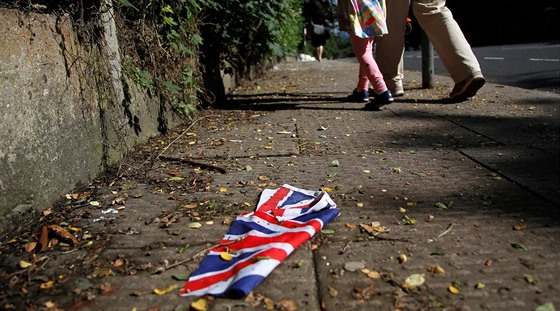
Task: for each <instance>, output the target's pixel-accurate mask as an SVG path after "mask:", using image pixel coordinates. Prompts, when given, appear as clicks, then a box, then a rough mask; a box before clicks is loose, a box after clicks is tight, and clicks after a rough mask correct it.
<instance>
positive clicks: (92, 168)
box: [0, 9, 179, 232]
mask: <svg viewBox="0 0 560 311" xmlns="http://www.w3.org/2000/svg"><path fill="white" fill-rule="evenodd" d="M0 32H1V35H0V232H4V231H5V230H7V229H13V228H14V226H15V225H17V222H18V220H19V219H20V218H21V217H25V216H26V215H27V216H28V217H34V215H36V214H37V212H38V211H41V210H43V209H46V208H48V207H49V205H50V204H52V202H54V201H55V200H57V199H59V198H60V197H61V196H63V195H64V194H65V193H67V192H69V191H71V190H72V189H74V188H75V187H77V186H80V185H84V184H87V183H89V182H90V181H91V180H92V179H93V178H94V177H95V176H97V175H98V174H99V173H100V172H102V171H103V170H104V169H106V168H107V165H110V164H112V163H115V162H117V161H118V160H120V159H121V156H122V154H124V152H126V150H128V149H130V148H132V147H133V146H135V145H136V144H138V143H142V142H145V141H146V140H147V139H148V138H149V137H151V136H153V135H155V134H158V127H161V126H163V127H165V126H167V127H173V126H175V125H177V124H178V123H179V120H178V119H177V118H176V117H175V116H174V114H173V113H172V112H171V111H170V109H165V106H164V105H163V104H162V103H160V102H159V100H157V99H156V98H150V97H148V96H147V95H146V94H145V93H143V92H142V90H140V89H139V88H137V87H136V86H135V84H134V83H133V82H131V81H129V80H127V79H126V78H125V77H121V80H120V81H111V78H110V77H111V76H112V75H111V72H110V68H108V67H109V66H108V65H107V59H109V57H107V56H106V55H107V51H106V50H105V51H104V50H103V47H101V48H96V47H94V48H89V49H88V50H86V49H85V48H83V47H81V46H80V45H79V44H78V42H77V40H76V34H75V33H74V32H73V28H72V25H71V22H70V21H69V20H68V19H64V18H61V17H56V16H50V15H44V14H32V13H22V12H19V11H13V10H8V9H0ZM104 71H105V73H104ZM119 86H120V87H122V89H121V90H120V91H122V92H123V94H124V97H125V99H124V100H120V101H119V100H116V95H115V94H119V90H116V89H117V88H119ZM158 120H159V121H158ZM162 120H163V121H162Z"/></svg>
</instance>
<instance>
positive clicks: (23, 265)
mask: <svg viewBox="0 0 560 311" xmlns="http://www.w3.org/2000/svg"><path fill="white" fill-rule="evenodd" d="M31 265H32V263H30V262H27V261H25V260H20V261H19V266H20V267H22V268H23V269H25V268H29V267H31Z"/></svg>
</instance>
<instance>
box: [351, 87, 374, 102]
mask: <svg viewBox="0 0 560 311" xmlns="http://www.w3.org/2000/svg"><path fill="white" fill-rule="evenodd" d="M347 101H349V102H354V103H367V102H368V101H369V93H368V90H362V91H358V89H354V90H353V91H352V94H351V95H348V97H347Z"/></svg>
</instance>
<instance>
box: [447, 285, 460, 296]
mask: <svg viewBox="0 0 560 311" xmlns="http://www.w3.org/2000/svg"><path fill="white" fill-rule="evenodd" d="M447 289H448V290H449V292H451V293H452V294H455V295H458V294H459V289H458V288H457V287H455V286H453V285H451V286H449V287H448V288H447Z"/></svg>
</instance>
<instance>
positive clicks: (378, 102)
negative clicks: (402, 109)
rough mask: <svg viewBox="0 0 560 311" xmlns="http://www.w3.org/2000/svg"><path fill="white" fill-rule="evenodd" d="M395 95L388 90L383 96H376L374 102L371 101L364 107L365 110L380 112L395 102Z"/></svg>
mask: <svg viewBox="0 0 560 311" xmlns="http://www.w3.org/2000/svg"><path fill="white" fill-rule="evenodd" d="M394 101H395V99H393V95H392V94H391V91H389V90H386V91H385V92H383V93H381V94H375V96H374V97H373V99H372V100H370V101H369V102H368V103H367V104H366V106H365V107H364V109H365V110H379V108H381V107H382V106H385V105H389V104H391V103H392V102H394Z"/></svg>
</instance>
